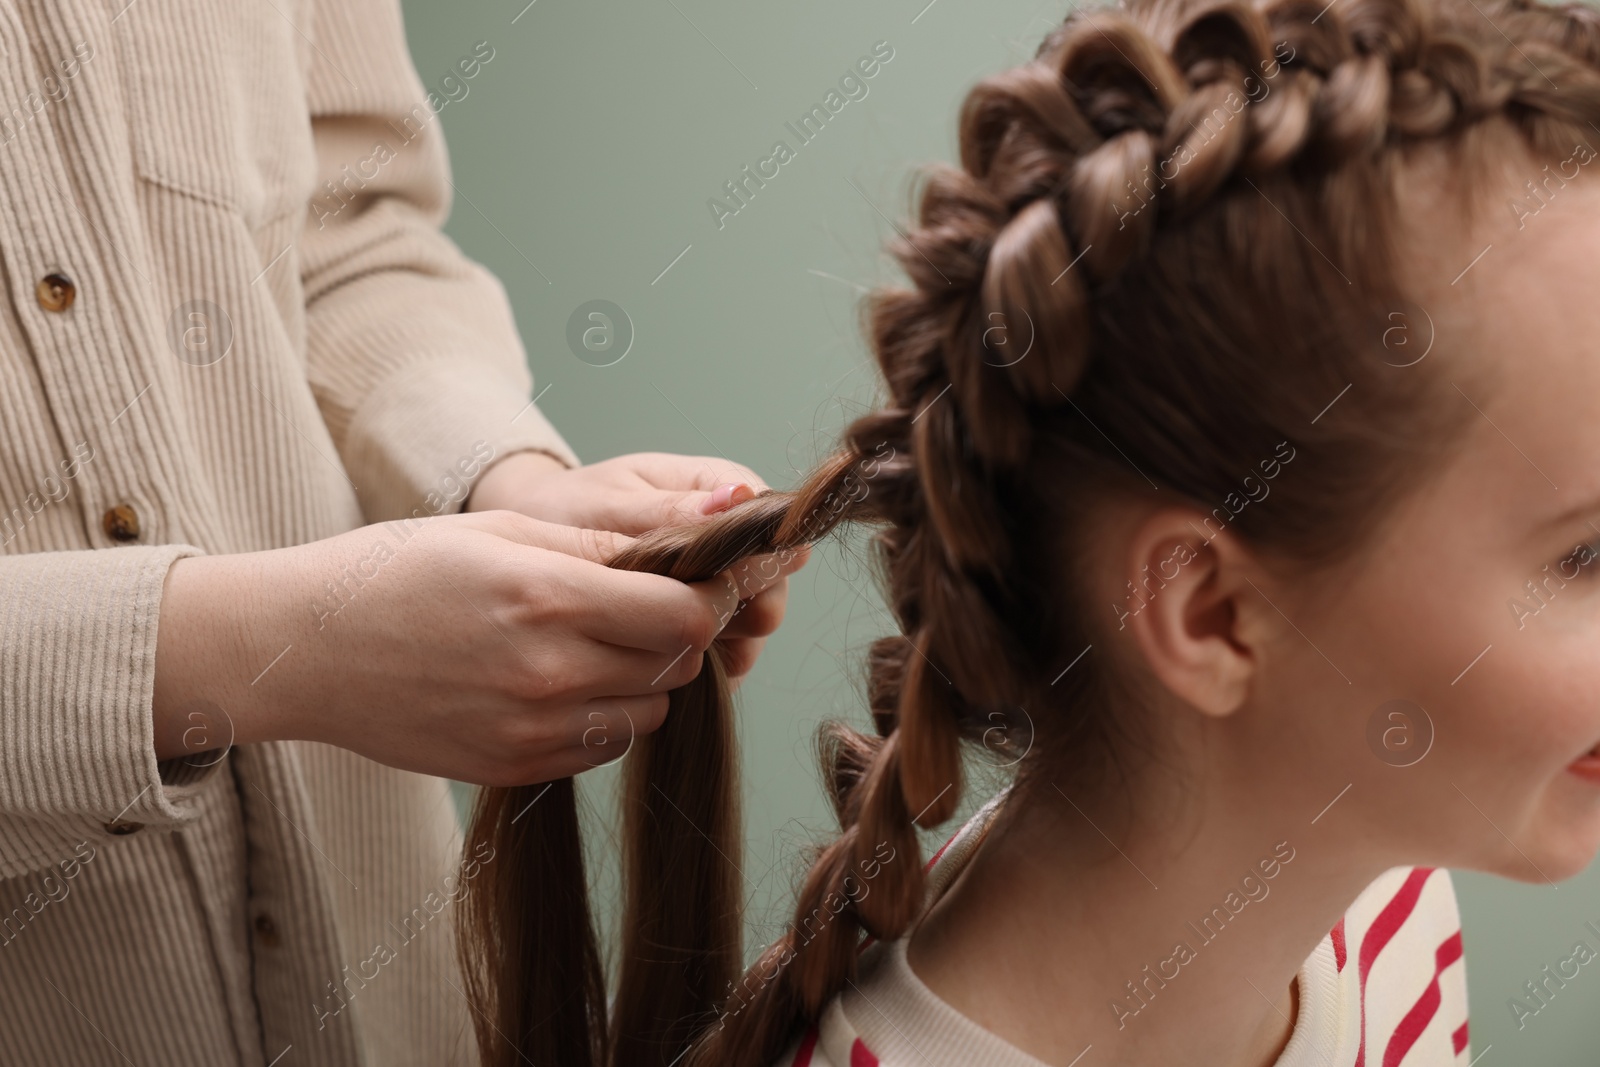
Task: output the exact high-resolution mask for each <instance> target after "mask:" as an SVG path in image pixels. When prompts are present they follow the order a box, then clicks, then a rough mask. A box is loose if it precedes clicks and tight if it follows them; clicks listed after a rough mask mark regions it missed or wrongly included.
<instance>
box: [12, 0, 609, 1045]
mask: <svg viewBox="0 0 1600 1067" xmlns="http://www.w3.org/2000/svg"><path fill="white" fill-rule="evenodd" d="M0 57H3V59H0V102H3V103H4V107H5V108H9V109H11V110H10V111H9V112H5V111H3V110H0V270H3V272H4V284H5V288H6V297H7V299H6V300H4V301H0V398H3V400H0V425H3V430H4V433H3V435H0V635H3V638H0V1003H3V1004H4V1005H5V1010H4V1020H3V1023H0V1065H4V1067H10V1065H27V1067H51V1065H55V1064H91V1063H92V1064H102V1063H103V1064H123V1063H137V1064H163V1065H187V1064H194V1065H207V1067H214V1065H219V1064H239V1065H241V1067H243V1065H250V1067H255V1065H261V1067H265V1065H267V1064H271V1063H275V1062H276V1063H281V1064H282V1065H283V1067H301V1065H309V1064H327V1065H349V1064H373V1065H379V1064H382V1065H389V1064H402V1065H403V1064H417V1065H424V1064H426V1065H430V1067H433V1065H442V1064H450V1063H457V1064H471V1063H474V1062H475V1055H474V1053H473V1050H472V1045H471V1041H470V1038H469V1034H470V1029H471V1028H470V1020H469V1013H468V1010H467V1008H466V1005H465V1002H464V1000H463V998H462V995H461V993H460V991H459V986H460V980H459V978H458V977H457V975H456V973H455V964H454V953H453V946H452V943H451V940H450V931H449V924H450V921H451V912H450V909H451V908H452V907H453V906H454V905H453V902H452V900H451V895H452V891H453V889H454V887H455V885H456V882H455V881H454V880H453V875H454V873H455V870H456V866H457V863H458V862H459V859H460V855H459V854H460V836H459V830H458V828H457V825H456V821H455V818H454V813H453V810H452V807H451V803H450V799H449V792H448V789H447V786H446V783H444V782H443V781H441V780H439V779H434V778H429V777H426V776H423V775H417V774H412V773H408V772H404V771H397V770H393V769H391V768H387V767H383V766H380V765H378V764H375V763H372V762H370V761H367V760H365V759H362V758H361V757H358V756H355V755H353V754H351V753H348V752H345V751H343V750H339V749H334V748H330V747H327V746H321V745H315V744H310V743H299V742H280V743H271V744H263V745H255V746H249V747H247V748H240V749H234V750H232V751H228V752H227V754H226V755H225V756H222V757H220V758H214V757H213V756H206V757H198V758H195V759H193V760H190V761H187V762H184V761H168V762H160V763H158V761H157V760H156V758H155V752H154V747H153V740H152V733H151V725H150V697H151V687H152V682H153V672H154V664H155V649H156V640H157V636H158V632H159V623H160V611H161V592H162V585H163V582H164V579H165V576H166V573H167V570H168V568H169V567H170V566H171V565H172V563H173V561H174V560H177V559H180V558H183V557H185V556H190V555H196V554H201V553H227V552H243V551H253V550H258V549H266V548H276V547H282V546H285V545H292V544H299V543H304V542H306V541H311V540H315V539H318V538H322V537H327V536H331V535H333V534H336V533H340V532H343V531H345V530H349V529H351V528H353V527H356V526H359V525H362V524H363V523H367V522H378V521H383V520H387V519H393V518H397V517H402V516H407V515H428V514H433V513H435V512H436V511H453V510H457V509H459V506H460V498H461V496H462V495H463V494H462V493H461V491H460V490H459V489H457V491H456V492H454V493H449V489H450V488H451V487H452V486H453V485H454V484H455V482H454V480H455V479H458V478H460V469H459V467H458V464H459V463H461V462H462V461H464V460H465V461H471V460H472V459H473V458H474V456H481V455H482V454H483V448H484V446H487V447H488V448H490V449H493V452H494V454H495V455H496V456H499V455H504V454H506V453H509V452H513V451H517V450H521V449H537V450H540V451H543V452H547V453H549V454H550V455H552V456H555V457H556V458H557V459H559V460H561V462H563V463H565V464H567V465H569V466H575V465H577V463H578V458H577V456H576V455H574V454H573V453H572V451H571V449H570V448H569V447H568V446H567V444H566V443H565V442H564V441H563V440H562V439H561V437H560V435H559V434H558V433H557V432H556V431H555V429H554V428H553V427H552V426H551V425H550V424H549V423H548V422H547V421H546V420H545V418H544V416H543V415H541V414H540V412H539V411H538V409H537V408H536V407H532V406H530V404H529V397H530V395H531V390H532V382H531V380H530V376H529V374H528V371H527V367H526V361H525V357H524V353H523V349H522V347H521V344H520V342H519V341H518V338H517V335H516V331H515V327H514V324H513V320H512V316H511V312H510V308H509V306H508V304H507V302H506V299H505V295H504V292H503V291H502V289H501V287H500V285H499V284H498V283H497V282H496V281H495V280H494V279H493V278H492V277H490V276H489V275H488V274H487V273H486V272H484V271H483V270H482V269H481V268H480V267H478V266H476V265H475V264H473V263H471V262H469V261H468V260H466V259H465V258H464V257H463V256H462V255H461V254H460V252H459V251H458V250H457V249H456V248H455V246H454V245H453V244H452V243H451V242H450V241H449V240H448V239H446V238H445V237H444V236H443V235H442V234H441V233H440V231H439V226H440V224H441V223H442V221H443V219H444V217H445V214H446V211H447V209H448V205H449V200H450V197H449V192H450V186H449V183H448V180H447V167H446V161H445V152H444V146H443V142H442V140H441V137H440V131H439V125H438V120H437V118H435V117H434V116H433V114H432V113H431V111H430V110H429V108H428V105H427V103H426V95H427V94H426V92H425V90H424V89H423V87H422V85H421V83H420V81H419V79H418V78H417V76H416V72H415V71H414V70H413V68H412V66H411V63H410V60H409V57H408V53H407V50H406V44H405V37H404V33H403V29H402V26H401V22H400V13H399V9H398V5H397V4H396V3H395V2H393V0H271V2H268V3H261V4H257V3H249V4H240V3H230V2H225V0H134V2H133V3H131V4H129V3H126V2H125V0H103V2H101V0H20V2H19V3H16V4H7V5H0ZM378 145H384V146H386V147H387V149H388V152H387V153H386V154H382V153H380V155H379V158H382V159H383V161H382V162H381V163H374V162H373V160H374V153H375V148H376V147H377V146H378ZM52 273H58V274H61V275H64V276H66V277H67V278H68V279H70V281H71V284H72V286H73V289H74V291H75V299H74V301H73V303H72V304H71V306H70V307H67V308H66V309H65V310H49V309H47V308H46V307H45V306H43V305H42V303H41V301H40V299H39V297H38V295H37V292H36V288H37V286H38V283H39V281H40V279H41V278H43V277H45V276H46V275H49V274H52ZM198 302H203V304H202V303H198ZM192 312H193V313H198V314H199V315H200V317H199V318H198V319H196V318H194V317H192V315H191V313H192ZM195 329H198V330H202V331H209V332H208V333H201V334H195V333H190V334H188V335H187V337H185V334H184V331H185V330H195ZM199 338H206V339H208V340H209V346H205V347H197V346H196V345H195V344H194V342H195V341H196V340H197V339H199ZM186 340H187V341H188V342H189V343H188V344H185V341H186ZM224 343H226V352H225V354H224V352H223V346H224ZM480 442H481V443H482V444H480ZM441 487H443V489H444V491H445V493H447V494H448V495H447V496H445V497H443V498H441V495H440V490H441ZM118 505H126V506H129V507H131V508H132V509H133V512H134V513H135V515H136V516H137V520H138V524H139V534H138V537H137V538H136V539H135V540H133V541H131V542H129V543H123V542H118V541H116V540H113V539H112V538H111V537H110V536H109V535H108V534H107V532H106V530H105V528H104V527H103V516H104V515H105V514H106V512H107V510H108V509H111V508H113V507H115V506H118ZM259 651H260V665H261V667H262V668H266V667H267V666H268V665H269V663H270V662H271V661H272V660H273V657H274V656H275V655H277V654H278V653H279V652H280V651H281V646H273V647H268V645H267V644H263V646H262V648H261V649H260V650H259ZM239 681H240V685H241V687H242V686H245V685H248V684H249V683H250V681H251V679H248V678H243V679H240V680H239ZM329 710H330V713H336V711H337V709H329ZM226 740H227V739H226V738H225V737H221V738H219V739H218V741H219V743H223V742H225V741H226ZM447 877H450V878H451V880H450V881H448V882H447V881H446V879H447Z"/></svg>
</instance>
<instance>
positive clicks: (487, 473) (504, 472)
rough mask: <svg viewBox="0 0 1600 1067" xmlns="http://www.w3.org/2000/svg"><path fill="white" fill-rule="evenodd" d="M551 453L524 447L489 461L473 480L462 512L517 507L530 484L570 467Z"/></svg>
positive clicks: (513, 509) (513, 508)
mask: <svg viewBox="0 0 1600 1067" xmlns="http://www.w3.org/2000/svg"><path fill="white" fill-rule="evenodd" d="M570 469H571V468H569V467H568V466H567V465H566V464H565V463H563V462H562V461H561V460H559V459H556V458H555V457H554V456H552V455H550V454H549V453H548V452H537V451H534V450H532V449H523V450H521V451H517V452H508V453H506V454H505V455H503V456H499V457H497V458H496V459H494V460H492V461H490V463H489V465H488V466H487V467H485V468H484V469H483V470H482V471H481V472H480V473H479V474H478V478H477V480H476V481H475V482H473V485H472V489H471V491H470V492H469V493H468V494H467V499H466V501H465V502H464V503H463V504H462V508H461V510H462V511H498V510H512V511H515V510H518V508H517V506H516V505H517V501H518V500H519V499H520V498H521V497H522V496H524V495H525V493H526V491H527V487H528V486H529V485H530V484H531V483H533V482H534V481H536V480H538V479H539V478H542V477H544V476H546V475H549V474H555V473H557V472H558V471H564V470H570Z"/></svg>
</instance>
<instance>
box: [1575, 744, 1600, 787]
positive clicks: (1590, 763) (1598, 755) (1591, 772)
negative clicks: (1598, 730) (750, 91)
mask: <svg viewBox="0 0 1600 1067" xmlns="http://www.w3.org/2000/svg"><path fill="white" fill-rule="evenodd" d="M1567 770H1569V771H1571V772H1572V773H1573V774H1576V775H1577V776H1578V777H1580V778H1587V779H1589V780H1590V781H1591V782H1594V783H1596V784H1600V745H1595V746H1594V748H1591V749H1590V750H1589V751H1588V752H1585V753H1584V754H1583V755H1581V756H1579V757H1578V758H1577V759H1575V760H1573V761H1572V763H1570V764H1569V765H1568V766H1567Z"/></svg>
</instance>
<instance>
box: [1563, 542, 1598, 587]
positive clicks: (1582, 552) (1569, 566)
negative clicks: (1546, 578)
mask: <svg viewBox="0 0 1600 1067" xmlns="http://www.w3.org/2000/svg"><path fill="white" fill-rule="evenodd" d="M1596 560H1600V540H1595V541H1589V542H1587V543H1584V544H1580V545H1577V546H1576V547H1574V548H1573V550H1572V551H1571V552H1569V553H1567V554H1566V556H1564V557H1562V560H1561V563H1560V564H1559V565H1558V570H1559V572H1560V574H1561V577H1563V578H1566V579H1569V580H1570V579H1572V578H1576V577H1578V576H1579V574H1580V573H1582V572H1583V571H1585V570H1600V568H1594V567H1592V566H1591V565H1592V564H1594V563H1595V561H1596Z"/></svg>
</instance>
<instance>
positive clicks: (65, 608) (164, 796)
mask: <svg viewBox="0 0 1600 1067" xmlns="http://www.w3.org/2000/svg"><path fill="white" fill-rule="evenodd" d="M199 554H200V550H199V549H198V548H195V547H194V546H192V545H182V544H178V545H130V546H126V547H121V548H108V549H100V550H85V551H75V552H33V553H25V554H21V555H15V556H6V557H0V633H3V634H4V635H5V638H4V640H3V641H0V738H3V743H0V879H5V878H14V877H16V876H18V875H21V874H26V873H28V872H30V871H36V870H41V869H43V868H45V867H49V866H51V865H53V864H56V863H59V862H61V861H63V860H66V859H70V858H71V857H72V855H73V853H74V851H75V849H76V848H77V846H79V845H80V844H82V843H83V842H85V841H88V842H90V844H91V845H93V844H94V843H96V842H100V841H103V840H109V839H110V838H111V837H113V836H120V835H124V834H129V833H135V832H140V831H143V832H145V833H149V832H151V831H157V830H174V829H178V828H179V827H181V826H182V825H184V824H185V823H187V822H189V821H191V820H193V819H194V818H196V817H198V815H199V809H200V805H199V803H198V794H199V792H200V789H201V786H202V784H203V783H204V782H205V780H206V779H207V778H209V777H210V776H211V775H212V774H215V773H216V767H217V766H218V765H219V764H220V763H221V760H222V752H220V751H217V752H212V751H208V752H207V753H206V754H205V755H203V756H199V755H197V756H191V757H187V758H186V759H184V760H167V761H157V759H156V755H155V739H154V727H153V724H152V722H151V717H150V700H151V693H152V691H153V689H154V686H155V650H156V631H157V622H158V617H159V611H160V605H161V594H162V587H163V585H164V583H165V581H166V576H167V570H168V568H169V567H171V565H172V563H173V562H174V561H175V560H178V559H181V558H183V557H185V556H193V555H199ZM221 740H222V741H223V742H224V743H225V742H226V739H225V738H224V739H221Z"/></svg>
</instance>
